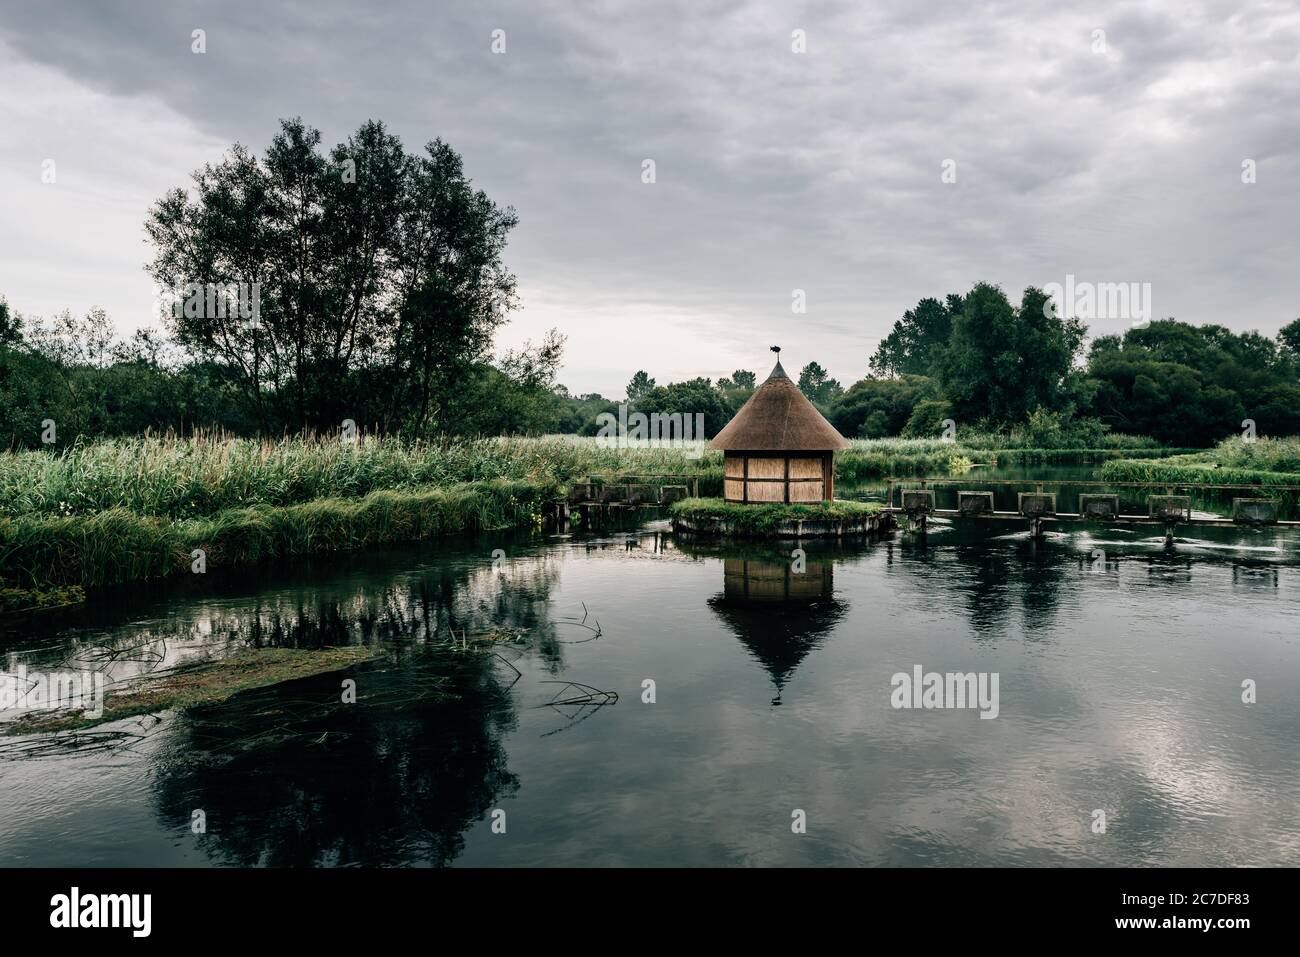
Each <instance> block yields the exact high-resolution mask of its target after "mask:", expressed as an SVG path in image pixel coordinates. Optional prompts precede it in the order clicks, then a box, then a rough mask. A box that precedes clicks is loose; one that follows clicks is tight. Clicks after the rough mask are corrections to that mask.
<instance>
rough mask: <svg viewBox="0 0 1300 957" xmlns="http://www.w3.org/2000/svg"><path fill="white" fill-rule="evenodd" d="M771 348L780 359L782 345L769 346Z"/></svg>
mask: <svg viewBox="0 0 1300 957" xmlns="http://www.w3.org/2000/svg"><path fill="white" fill-rule="evenodd" d="M769 348H770V349H771V350H772V351H773V352H775V353H776V357H777V358H778V359H779V358H781V347H780V346H769Z"/></svg>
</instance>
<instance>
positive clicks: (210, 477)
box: [0, 435, 721, 518]
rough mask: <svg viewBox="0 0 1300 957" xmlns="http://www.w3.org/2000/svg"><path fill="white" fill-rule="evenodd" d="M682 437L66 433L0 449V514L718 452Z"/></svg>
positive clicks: (519, 474) (568, 470) (688, 466)
mask: <svg viewBox="0 0 1300 957" xmlns="http://www.w3.org/2000/svg"><path fill="white" fill-rule="evenodd" d="M689 452H690V450H684V449H671V448H670V449H617V448H604V447H602V446H600V445H598V444H597V443H596V442H594V441H587V442H582V443H575V442H568V441H562V440H538V439H483V440H479V441H466V442H449V443H415V444H406V443H402V442H400V441H398V440H396V439H391V438H373V437H367V438H364V439H362V440H361V441H359V442H357V443H355V444H345V443H343V442H340V441H339V440H338V439H337V438H335V439H333V440H330V439H326V438H284V439H280V440H278V441H257V440H252V439H237V438H228V437H225V436H220V435H213V436H199V437H197V438H185V439H179V438H174V437H157V436H152V437H144V438H134V439H114V440H106V441H99V442H92V443H85V444H78V445H75V446H73V447H71V448H69V449H67V450H66V451H62V452H59V453H56V454H51V453H48V452H42V451H35V452H18V453H4V454H0V515H8V516H20V515H47V516H85V515H93V514H97V513H99V512H104V511H107V510H109V509H124V510H126V511H129V512H134V513H136V514H139V515H156V516H161V517H166V518H193V517H199V516H205V515H213V514H216V513H218V512H221V511H225V510H227V509H231V508H239V507H251V506H259V505H270V506H288V505H296V504H301V503H305V502H309V501H312V500H314V499H320V498H349V497H361V496H365V495H369V494H370V493H372V492H377V491H411V490H416V489H422V488H430V487H443V486H448V485H454V484H460V483H465V482H482V481H489V480H493V479H506V480H519V481H547V482H553V481H554V482H562V481H569V480H572V479H575V478H577V477H579V476H582V475H584V474H586V473H589V472H599V471H606V470H613V469H636V470H639V471H642V472H688V471H695V470H698V469H701V468H705V467H707V466H708V465H710V464H711V465H712V466H713V467H715V468H720V467H721V456H720V455H719V454H718V453H712V456H713V458H712V460H711V459H710V458H709V457H708V456H705V457H702V458H698V459H697V458H691V457H690V455H689Z"/></svg>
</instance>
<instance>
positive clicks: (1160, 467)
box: [1101, 438, 1300, 485]
mask: <svg viewBox="0 0 1300 957" xmlns="http://www.w3.org/2000/svg"><path fill="white" fill-rule="evenodd" d="M1101 474H1102V479H1103V480H1105V481H1108V482H1151V483H1153V484H1155V483H1161V482H1167V483H1173V484H1182V485H1300V439H1295V438H1290V439H1270V438H1258V439H1240V438H1234V439H1228V440H1226V441H1223V442H1220V443H1219V444H1218V445H1216V446H1215V447H1214V448H1212V449H1202V450H1199V451H1194V452H1188V453H1184V454H1177V455H1169V456H1165V457H1161V458H1157V459H1148V460H1138V459H1135V458H1128V457H1126V458H1122V459H1117V460H1115V461H1111V462H1107V463H1106V464H1105V466H1104V467H1103V468H1102V473H1101Z"/></svg>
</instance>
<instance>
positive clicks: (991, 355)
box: [935, 282, 1087, 424]
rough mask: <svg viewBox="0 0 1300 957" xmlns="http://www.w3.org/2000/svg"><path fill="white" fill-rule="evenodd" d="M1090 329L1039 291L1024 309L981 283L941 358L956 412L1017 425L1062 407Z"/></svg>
mask: <svg viewBox="0 0 1300 957" xmlns="http://www.w3.org/2000/svg"><path fill="white" fill-rule="evenodd" d="M1086 331H1087V330H1086V329H1085V327H1084V325H1083V324H1082V323H1081V322H1079V321H1078V320H1077V319H1068V320H1067V319H1061V318H1059V317H1057V316H1056V314H1055V311H1054V309H1052V308H1051V306H1050V300H1049V299H1048V297H1047V295H1046V294H1045V293H1044V292H1043V291H1042V290H1040V289H1034V288H1032V287H1031V288H1029V289H1026V290H1025V292H1024V295H1023V297H1022V298H1021V303H1020V307H1019V308H1018V309H1017V308H1016V307H1015V306H1013V305H1012V304H1011V302H1010V301H1009V300H1008V299H1007V296H1006V294H1005V293H1004V292H1003V291H1002V290H1001V289H999V288H998V287H997V286H994V285H991V284H989V283H983V282H982V283H978V284H977V285H976V286H975V287H974V288H973V289H972V290H971V291H970V292H969V293H967V295H966V297H965V299H963V300H962V303H961V309H960V311H959V312H958V313H957V314H956V316H955V318H954V321H953V325H952V336H951V339H950V341H949V343H948V345H947V346H946V347H945V348H944V349H943V350H942V351H941V352H940V353H939V356H938V358H937V360H936V362H935V370H936V373H937V378H938V379H939V383H940V386H941V389H942V392H943V395H944V398H946V399H947V400H948V401H949V403H951V406H952V410H953V415H954V417H956V418H957V419H958V420H960V421H963V422H967V423H972V422H975V421H978V420H988V421H990V422H991V423H993V424H1011V423H1019V422H1023V421H1025V419H1027V418H1028V416H1029V413H1030V412H1032V411H1034V410H1036V409H1039V408H1042V409H1047V410H1049V411H1055V410H1057V409H1061V408H1063V407H1064V406H1065V405H1067V404H1068V402H1069V399H1070V397H1071V394H1072V393H1071V390H1070V385H1071V382H1070V379H1071V375H1072V371H1071V370H1072V367H1073V364H1074V360H1075V358H1076V357H1077V356H1078V354H1079V351H1080V350H1081V349H1082V347H1083V338H1084V334H1085V333H1086Z"/></svg>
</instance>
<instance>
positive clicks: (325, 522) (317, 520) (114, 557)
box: [0, 479, 557, 587]
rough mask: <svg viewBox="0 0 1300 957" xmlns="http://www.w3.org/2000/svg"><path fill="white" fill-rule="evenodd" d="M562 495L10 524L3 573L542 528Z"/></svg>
mask: <svg viewBox="0 0 1300 957" xmlns="http://www.w3.org/2000/svg"><path fill="white" fill-rule="evenodd" d="M556 494H557V489H556V488H555V486H554V485H552V484H550V483H545V482H530V481H510V480H504V479H494V480H490V481H485V482H472V483H466V484H460V485H452V486H448V487H444V488H432V489H424V490H419V491H405V492H404V491H393V490H383V491H377V492H371V493H370V494H369V495H366V496H363V497H360V498H355V499H343V498H321V499H316V500H314V501H310V502H304V503H301V504H297V505H288V506H272V505H265V504H262V505H256V506H252V507H249V508H237V509H226V510H223V511H220V512H217V513H215V514H213V515H210V516H204V517H202V518H195V519H179V520H171V519H166V518H162V517H159V516H154V515H142V514H139V513H137V512H133V511H130V510H128V509H125V508H109V509H106V510H104V511H102V512H99V513H97V514H94V515H90V516H34V515H25V516H20V517H18V518H0V574H2V575H3V576H5V577H6V578H8V579H10V580H11V581H14V582H17V583H20V584H28V583H40V584H45V583H55V584H64V583H75V584H79V585H84V586H90V587H94V586H101V585H113V584H118V583H121V582H128V581H138V580H142V579H151V578H161V577H163V576H167V575H174V574H179V573H190V572H191V571H192V570H193V561H194V557H193V552H194V550H195V549H202V550H203V552H204V553H205V555H204V562H205V565H206V570H207V571H214V570H219V569H222V568H230V567H234V566H237V565H247V564H253V563H256V562H262V561H268V560H271V559H278V558H287V557H291V556H296V555H309V554H316V553H323V552H340V551H347V550H351V549H357V548H364V547H366V546H372V545H387V544H395V543H398V542H406V541H416V540H419V539H425V538H431V537H434V536H438V535H445V534H451V533H457V532H473V531H477V530H482V529H491V528H503V527H512V526H524V525H530V524H537V523H539V522H540V516H541V509H542V505H543V504H544V503H545V502H546V501H548V500H551V499H553V498H554V497H555V495H556Z"/></svg>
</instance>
